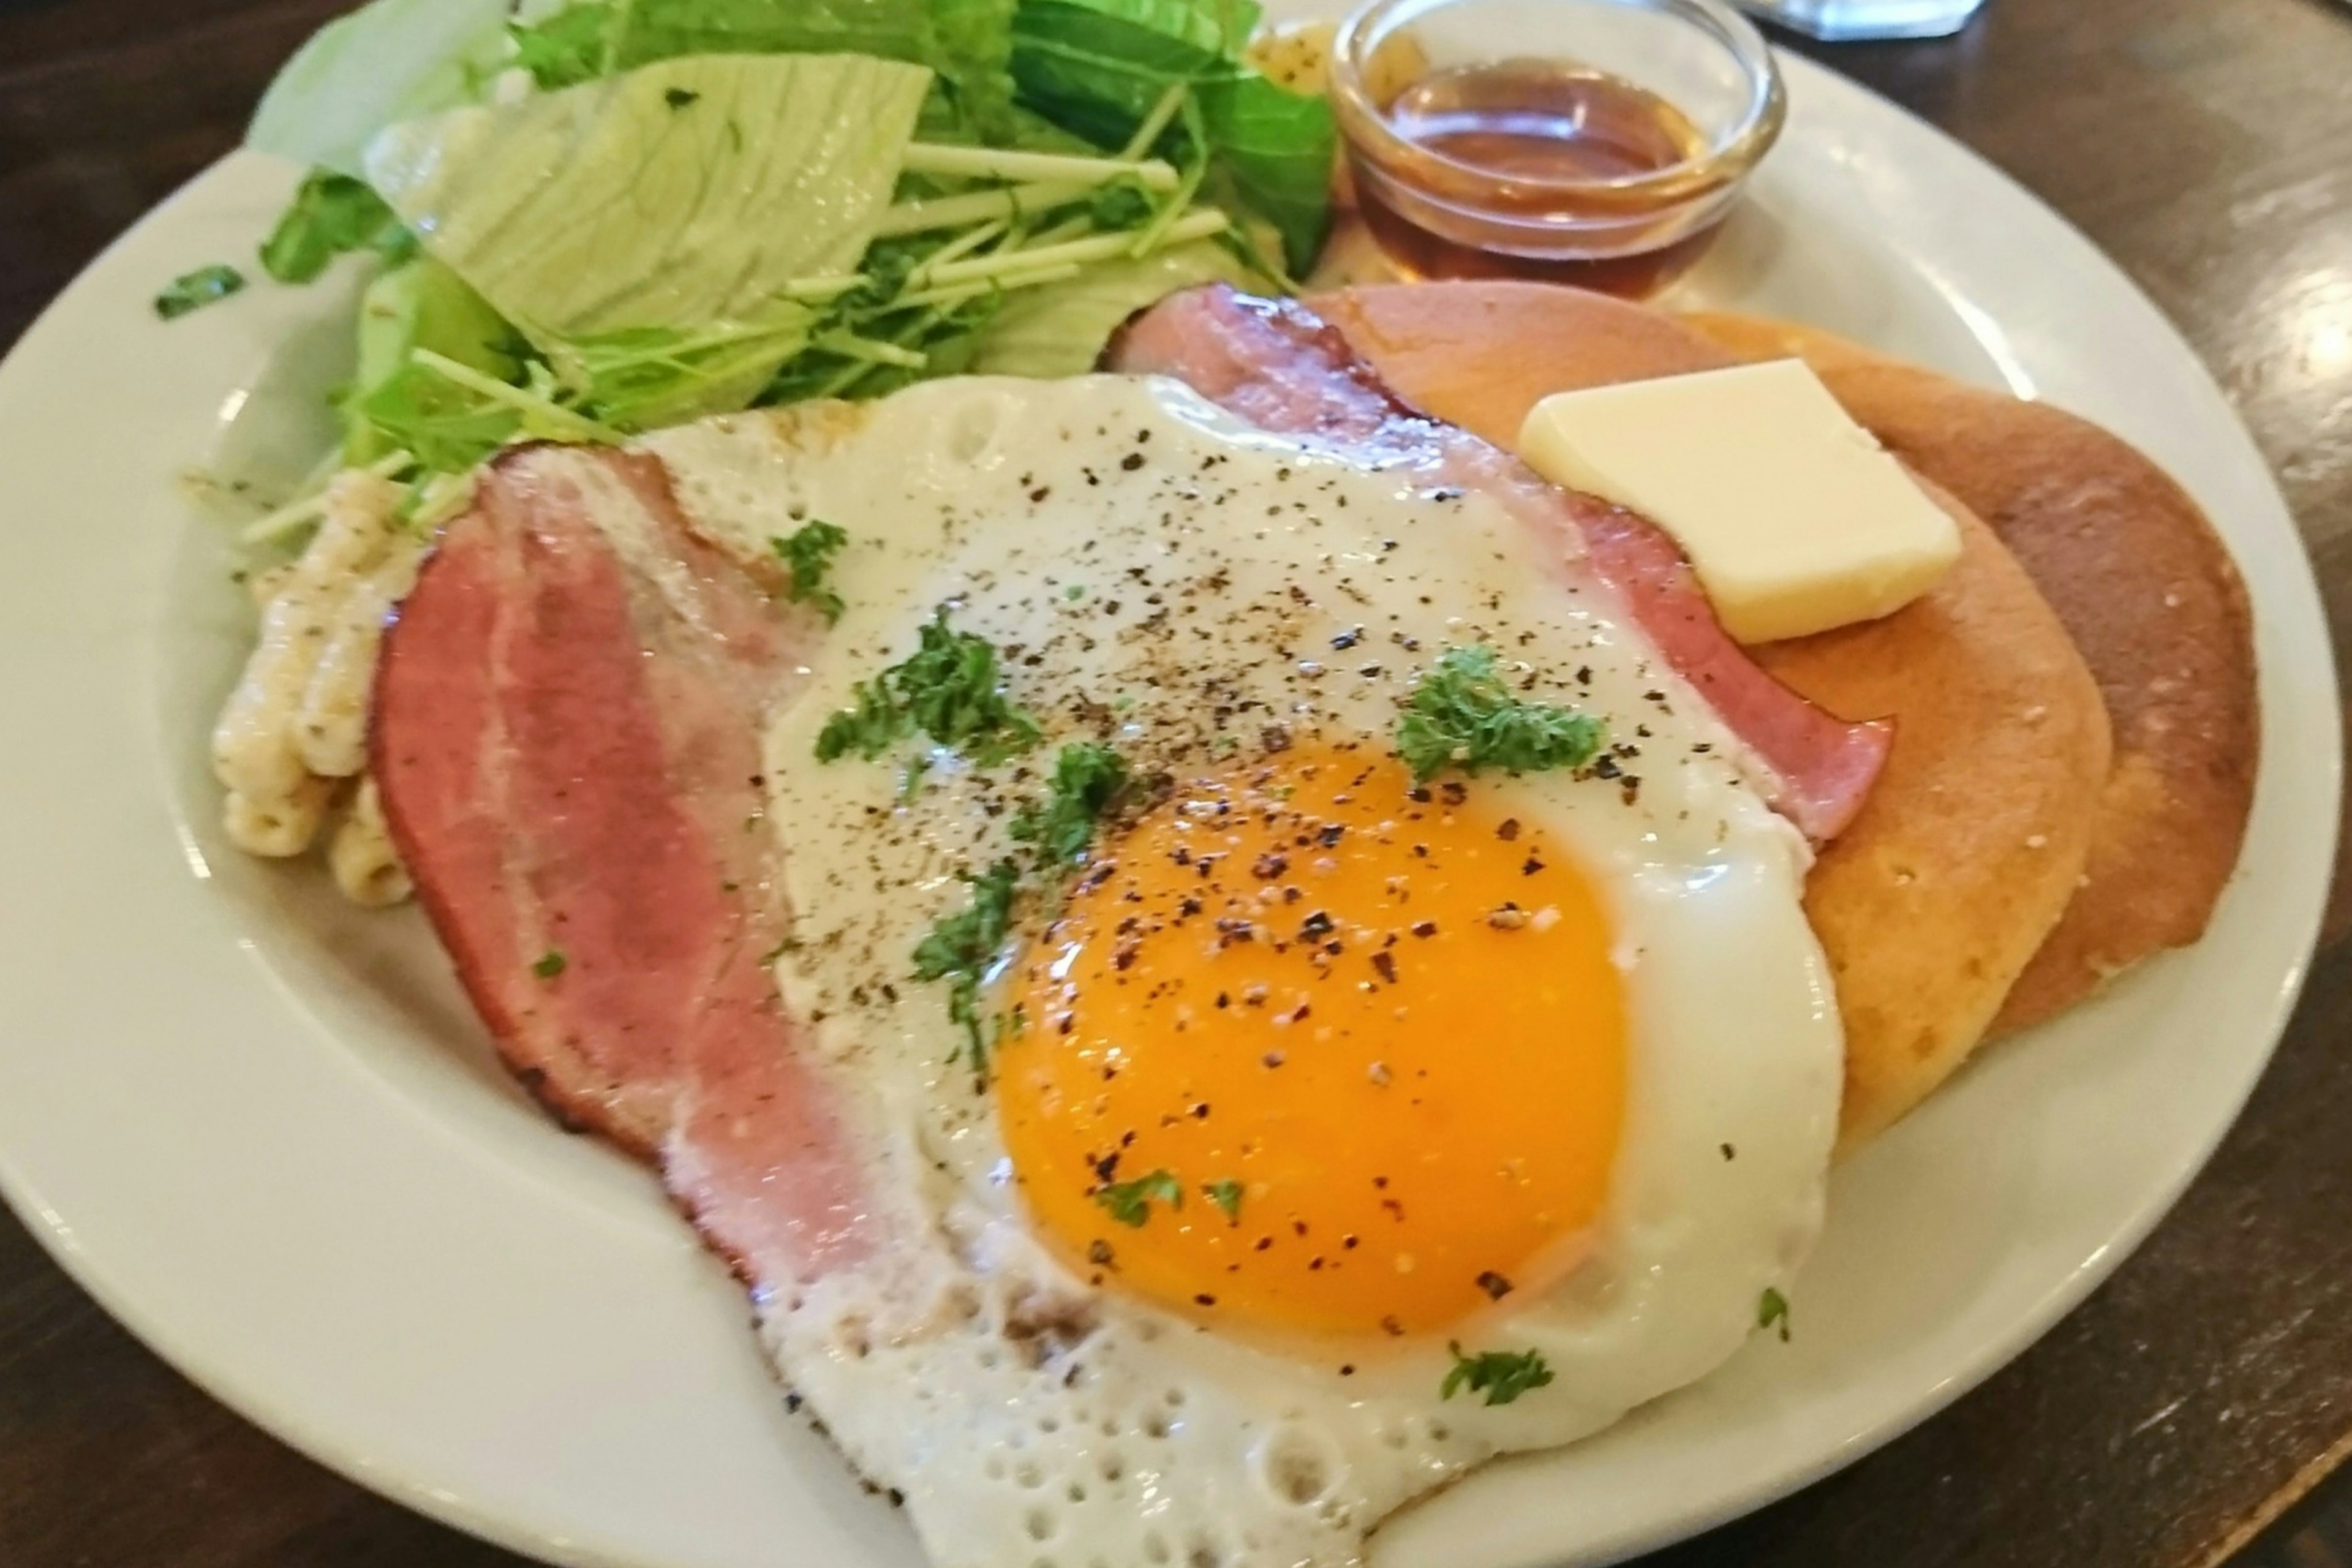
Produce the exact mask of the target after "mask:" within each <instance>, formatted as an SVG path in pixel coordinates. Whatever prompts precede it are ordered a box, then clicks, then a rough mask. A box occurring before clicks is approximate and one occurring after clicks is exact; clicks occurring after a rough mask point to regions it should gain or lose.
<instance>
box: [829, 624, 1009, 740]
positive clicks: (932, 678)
mask: <svg viewBox="0 0 2352 1568" xmlns="http://www.w3.org/2000/svg"><path fill="white" fill-rule="evenodd" d="M1001 679H1002V677H1001V675H1000V674H999V672H998V669H997V663H996V649H995V648H994V647H992V646H991V645H990V644H989V642H988V640H987V639H986V638H984V637H974V636H973V635H972V634H971V633H970V632H960V631H956V630H954V629H953V628H951V627H950V626H949V625H948V613H947V611H946V610H945V609H941V610H940V612H939V613H938V614H937V615H936V616H933V617H932V618H931V620H930V622H929V624H928V625H926V626H924V627H923V630H922V641H921V643H920V645H919V647H917V648H916V649H915V651H914V652H913V653H912V654H910V655H909V656H908V658H907V659H906V660H905V661H904V662H903V663H900V664H894V665H892V666H891V667H890V668H887V669H886V670H884V671H883V672H882V673H881V674H879V675H877V676H876V677H875V678H874V679H871V680H868V681H864V682H862V683H860V684H859V686H858V687H857V689H856V696H857V701H856V706H855V707H851V708H845V709H843V710H841V711H840V712H838V713H835V715H834V716H833V717H832V718H830V719H828V720H826V721H825V725H824V729H823V730H822V731H818V733H817V738H816V757H817V761H819V762H821V763H829V762H832V761H833V760H834V759H835V758H836V757H842V756H846V755H848V754H849V753H851V752H856V754H857V755H859V756H861V757H864V758H866V760H867V761H869V762H870V761H872V760H873V759H874V758H876V757H878V756H880V755H881V754H882V753H883V752H887V751H888V750H889V749H890V748H891V747H892V746H894V745H896V744H897V743H898V742H900V741H901V740H904V739H905V738H906V737H907V736H908V735H911V734H914V733H916V732H917V731H920V732H921V733H923V734H926V735H929V737H930V738H931V739H932V740H934V741H936V742H939V743H940V745H942V746H946V747H948V748H950V750H952V751H958V752H962V753H963V754H964V755H965V756H966V757H968V758H970V759H971V761H972V762H973V763H977V764H978V765H980V766H982V767H993V766H995V765H996V764H997V763H1002V762H1004V761H1007V760H1008V759H1010V758H1013V757H1017V756H1019V755H1020V754H1021V753H1022V752H1026V751H1028V750H1029V749H1030V748H1031V747H1033V746H1034V745H1035V744H1036V743H1037V742H1038V739H1039V737H1038V732H1037V721H1036V720H1034V719H1033V718H1031V717H1030V716H1029V714H1028V713H1027V711H1025V710H1023V709H1022V708H1020V707H1018V706H1016V705H1015V704H1013V702H1012V701H1010V700H1007V699H1006V697H1005V695H1004V692H1003V689H1002V688H1001V685H1000V682H1001Z"/></svg>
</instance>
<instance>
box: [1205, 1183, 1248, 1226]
mask: <svg viewBox="0 0 2352 1568" xmlns="http://www.w3.org/2000/svg"><path fill="white" fill-rule="evenodd" d="M1201 1190H1202V1192H1204V1193H1206V1194H1209V1201H1210V1202H1211V1203H1213V1204H1214V1205H1217V1206H1218V1207H1219V1208H1221V1209H1223V1210H1224V1211H1225V1217H1226V1218H1227V1219H1239V1218H1241V1217H1242V1184H1240V1183H1239V1182H1235V1181H1231V1180H1227V1181H1223V1182H1211V1183H1210V1184H1208V1185H1207V1186H1204V1187H1202V1189H1201Z"/></svg>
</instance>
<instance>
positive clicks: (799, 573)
mask: <svg viewBox="0 0 2352 1568" xmlns="http://www.w3.org/2000/svg"><path fill="white" fill-rule="evenodd" d="M848 542H849V535H848V534H847V533H845V532H844V531H842V530H841V529H839V528H836V527H835V526H834V525H833V524H832V523H829V522H824V521H811V522H809V523H807V524H805V525H803V527H801V528H799V529H797V530H795V531H793V533H791V534H790V535H788V536H786V537H785V538H782V539H779V540H777V541H776V542H775V545H776V553H777V554H778V555H779V556H781V557H782V559H783V562H784V564H785V565H787V566H789V567H790V568H791V569H792V574H793V581H792V585H791V586H790V587H789V588H787V589H786V590H785V591H784V596H785V597H786V598H788V599H790V600H791V601H792V602H793V604H795V605H800V604H812V605H815V606H816V607H817V609H818V611H819V612H820V613H822V614H823V615H824V618H825V620H826V621H827V622H828V623H830V622H834V621H837V620H839V619H841V612H842V610H843V609H844V608H845V606H844V605H843V604H842V602H841V595H838V594H836V593H835V592H834V591H833V590H832V589H831V588H828V587H826V586H825V585H824V575H825V573H826V572H828V571H829V570H831V569H832V566H833V558H834V556H835V555H836V554H838V553H840V551H841V547H842V546H843V545H845V544H846V543H848Z"/></svg>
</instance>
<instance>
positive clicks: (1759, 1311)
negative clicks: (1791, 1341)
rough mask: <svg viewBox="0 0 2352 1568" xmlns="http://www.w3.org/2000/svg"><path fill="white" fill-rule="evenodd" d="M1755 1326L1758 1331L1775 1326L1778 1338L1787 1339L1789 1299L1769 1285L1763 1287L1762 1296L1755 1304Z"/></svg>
mask: <svg viewBox="0 0 2352 1568" xmlns="http://www.w3.org/2000/svg"><path fill="white" fill-rule="evenodd" d="M1756 1326H1757V1327H1758V1328H1759V1329H1769V1328H1773V1327H1776V1326H1777V1327H1778V1328H1779V1329H1780V1337H1781V1338H1782V1339H1784V1340H1785V1339H1787V1338H1788V1337H1789V1298H1787V1297H1786V1296H1783V1295H1781V1294H1780V1291H1778V1290H1776V1289H1773V1288H1772V1287H1771V1286H1769V1285H1767V1286H1766V1287H1764V1294H1763V1296H1762V1298H1761V1299H1759V1300H1758V1301H1757V1303H1756Z"/></svg>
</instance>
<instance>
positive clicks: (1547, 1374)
mask: <svg viewBox="0 0 2352 1568" xmlns="http://www.w3.org/2000/svg"><path fill="white" fill-rule="evenodd" d="M1445 1348H1446V1349H1447V1350H1449V1351H1451V1352H1453V1353H1454V1370H1453V1371H1452V1372H1449V1373H1446V1374H1445V1381H1444V1383H1442V1384H1438V1385H1437V1397H1439V1398H1440V1399H1451V1398H1453V1397H1454V1395H1455V1394H1460V1393H1462V1392H1464V1391H1465V1390H1467V1391H1468V1392H1470V1393H1472V1394H1485V1395H1486V1403H1487V1404H1489V1405H1508V1404H1510V1403H1511V1401H1513V1400H1515V1399H1517V1397H1518V1396H1519V1395H1520V1394H1525V1393H1527V1392H1528V1390H1529V1389H1531V1388H1541V1387H1543V1386H1544V1385H1545V1384H1549V1382H1551V1368H1549V1367H1548V1366H1546V1365H1545V1364H1544V1358H1543V1352H1541V1351H1481V1352H1478V1353H1477V1354H1476V1355H1464V1354H1463V1353H1462V1347H1461V1345H1459V1344H1458V1343H1449V1344H1447V1345H1446V1347H1445Z"/></svg>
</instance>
